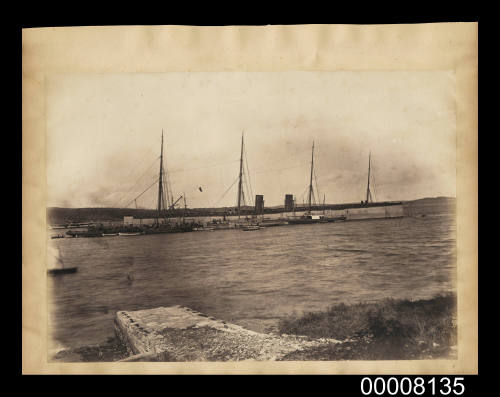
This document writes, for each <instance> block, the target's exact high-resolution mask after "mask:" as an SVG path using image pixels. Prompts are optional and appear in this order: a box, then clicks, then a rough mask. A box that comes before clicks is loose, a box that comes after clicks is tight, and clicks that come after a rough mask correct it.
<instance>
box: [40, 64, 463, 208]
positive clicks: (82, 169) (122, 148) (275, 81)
mask: <svg viewBox="0 0 500 397" xmlns="http://www.w3.org/2000/svg"><path fill="white" fill-rule="evenodd" d="M46 83H47V88H46V110H47V126H46V131H47V195H48V197H47V206H48V207H67V208H83V207H116V208H119V207H122V206H125V205H126V204H128V203H130V205H129V206H128V207H129V208H135V203H134V202H133V199H134V197H136V196H138V195H139V194H140V193H141V192H143V191H144V190H145V189H146V188H147V187H148V186H150V185H151V184H153V183H154V181H155V180H157V178H158V171H159V161H158V157H159V154H160V140H161V132H162V129H163V131H164V134H165V145H164V150H165V160H166V168H167V170H168V173H169V176H170V180H171V185H172V190H173V196H174V199H176V198H177V197H179V196H180V195H184V193H185V195H186V197H187V205H188V206H189V207H191V208H203V207H205V208H207V207H224V206H234V205H235V204H236V195H237V183H236V184H234V185H233V186H232V188H231V189H230V190H229V191H228V188H229V187H230V186H231V185H232V184H233V182H234V181H235V179H236V178H237V176H238V172H239V156H240V144H241V133H242V131H243V130H244V134H245V152H246V155H247V160H248V169H249V171H250V173H249V175H250V179H249V181H248V182H249V183H248V185H249V186H250V185H251V188H252V189H251V190H252V191H253V195H255V194H263V195H264V200H265V205H266V206H275V205H281V204H283V201H284V196H285V194H293V195H295V196H296V199H297V202H298V203H301V202H302V201H303V200H304V194H305V192H306V190H307V187H308V185H309V173H310V161H311V145H312V141H313V140H314V141H315V174H316V179H317V187H318V190H319V197H318V198H319V200H318V201H319V202H322V201H323V195H325V201H326V202H327V203H350V202H359V201H361V200H364V198H365V197H364V196H365V194H366V179H367V168H368V153H369V152H370V150H371V153H372V172H373V175H374V193H375V197H374V198H375V199H376V200H377V201H386V200H391V201H395V200H404V201H406V200H414V199H419V198H424V197H439V196H445V197H455V196H456V166H455V162H456V143H455V142H456V126H455V117H456V115H455V111H456V110H455V79H454V74H453V72H451V71H378V72H372V71H363V72H359V71H356V72H348V71H345V72H344V71H342V72H248V73H247V72H203V73H199V72H196V73H191V72H179V73H157V74H156V73H155V74H92V75H90V74H88V75H71V74H65V75H52V76H49V77H48V78H47V82H46ZM245 163H246V160H245ZM200 187H201V189H200ZM315 188H316V186H315ZM226 191H227V193H226V194H225V195H224V193H225V192H226ZM157 194H158V189H157V187H156V189H155V188H154V186H153V187H152V188H151V189H150V190H148V191H147V192H146V193H144V194H143V195H142V196H141V197H140V198H138V199H137V205H138V207H146V208H155V206H156V197H157ZM247 204H248V203H247Z"/></svg>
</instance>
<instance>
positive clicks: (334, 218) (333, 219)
mask: <svg viewBox="0 0 500 397" xmlns="http://www.w3.org/2000/svg"><path fill="white" fill-rule="evenodd" d="M346 219H347V218H346V216H345V215H340V216H332V217H328V218H326V221H327V222H340V221H345V220H346Z"/></svg>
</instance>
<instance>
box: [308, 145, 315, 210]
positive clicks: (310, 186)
mask: <svg viewBox="0 0 500 397" xmlns="http://www.w3.org/2000/svg"><path fill="white" fill-rule="evenodd" d="M313 168H314V141H313V146H312V154H311V179H310V180H309V198H308V200H307V203H308V206H309V212H311V197H312V195H313V185H312V182H313Z"/></svg>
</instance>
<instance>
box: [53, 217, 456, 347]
mask: <svg viewBox="0 0 500 397" xmlns="http://www.w3.org/2000/svg"><path fill="white" fill-rule="evenodd" d="M49 243H50V244H53V245H54V246H55V247H56V248H57V249H59V250H60V252H61V255H62V256H63V258H64V264H65V266H78V272H77V273H75V274H71V275H64V276H58V277H50V278H49V279H48V283H49V284H48V286H49V293H51V296H52V299H51V304H50V313H51V316H50V327H51V331H52V335H53V337H54V343H55V344H57V345H58V346H61V345H62V346H65V347H77V346H82V345H89V344H97V343H101V342H103V341H104V340H106V338H107V337H110V336H113V332H114V331H113V316H114V314H115V313H116V312H117V311H118V310H138V309H146V308H152V307H157V306H170V305H176V304H181V305H184V306H188V307H191V308H193V309H196V310H199V311H201V312H204V313H206V314H208V315H211V316H214V317H218V318H221V319H224V320H227V321H230V322H234V323H237V324H240V325H242V326H245V327H247V328H250V329H254V330H257V331H264V330H265V329H266V328H268V327H270V326H273V325H275V324H276V323H277V321H278V320H279V318H281V317H284V316H288V315H290V314H292V313H297V314H299V313H302V312H304V311H316V310H322V309H325V308H326V307H328V306H329V305H331V304H334V303H339V302H346V303H349V302H359V301H369V300H379V299H383V298H387V297H393V298H411V299H419V298H428V297H432V296H435V295H436V294H440V293H445V292H447V291H450V290H453V289H455V275H456V272H455V269H456V266H455V263H456V260H455V222H454V217H453V216H451V215H447V214H441V215H439V214H437V215H430V216H427V217H426V218H418V219H417V218H402V219H386V220H372V221H360V222H343V223H326V224H314V225H294V226H284V227H271V228H267V229H261V230H258V231H251V232H242V231H235V230H222V231H216V232H193V233H179V234H160V235H145V236H134V237H102V238H88V239H71V238H66V239H56V240H52V241H50V242H49Z"/></svg>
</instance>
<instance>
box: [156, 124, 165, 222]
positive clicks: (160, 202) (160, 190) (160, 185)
mask: <svg viewBox="0 0 500 397" xmlns="http://www.w3.org/2000/svg"><path fill="white" fill-rule="evenodd" d="M162 207H163V130H162V131H161V151H160V177H159V178H158V208H157V211H158V214H157V218H156V223H159V219H160V217H161V211H162Z"/></svg>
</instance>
